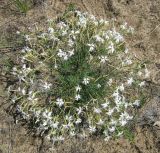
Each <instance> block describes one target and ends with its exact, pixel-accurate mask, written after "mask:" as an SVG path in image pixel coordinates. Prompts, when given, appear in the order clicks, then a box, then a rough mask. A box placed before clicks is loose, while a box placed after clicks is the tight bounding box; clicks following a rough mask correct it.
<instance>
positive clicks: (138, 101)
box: [133, 99, 140, 107]
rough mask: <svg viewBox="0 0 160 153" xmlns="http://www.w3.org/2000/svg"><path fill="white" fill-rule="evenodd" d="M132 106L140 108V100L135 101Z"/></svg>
mask: <svg viewBox="0 0 160 153" xmlns="http://www.w3.org/2000/svg"><path fill="white" fill-rule="evenodd" d="M133 106H137V107H139V106H140V100H138V99H137V100H135V102H134V103H133Z"/></svg>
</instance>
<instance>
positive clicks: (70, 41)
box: [68, 39, 74, 47]
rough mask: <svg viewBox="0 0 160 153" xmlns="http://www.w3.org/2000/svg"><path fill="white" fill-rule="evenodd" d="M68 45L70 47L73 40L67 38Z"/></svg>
mask: <svg viewBox="0 0 160 153" xmlns="http://www.w3.org/2000/svg"><path fill="white" fill-rule="evenodd" d="M68 45H69V46H70V47H72V46H73V45H74V42H73V40H72V39H69V40H68Z"/></svg>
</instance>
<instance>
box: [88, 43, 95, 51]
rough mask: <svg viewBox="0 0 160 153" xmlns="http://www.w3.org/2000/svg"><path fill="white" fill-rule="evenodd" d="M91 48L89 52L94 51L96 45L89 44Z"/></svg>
mask: <svg viewBox="0 0 160 153" xmlns="http://www.w3.org/2000/svg"><path fill="white" fill-rule="evenodd" d="M87 45H88V46H89V52H92V51H94V49H95V45H94V44H87Z"/></svg>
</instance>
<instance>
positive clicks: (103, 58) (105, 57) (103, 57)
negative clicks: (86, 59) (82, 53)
mask: <svg viewBox="0 0 160 153" xmlns="http://www.w3.org/2000/svg"><path fill="white" fill-rule="evenodd" d="M99 59H100V60H101V61H100V63H103V64H104V63H105V62H106V61H108V57H107V56H99Z"/></svg>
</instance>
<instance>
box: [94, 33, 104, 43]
mask: <svg viewBox="0 0 160 153" xmlns="http://www.w3.org/2000/svg"><path fill="white" fill-rule="evenodd" d="M94 38H95V39H96V41H97V42H100V43H103V42H104V39H103V38H101V37H100V36H99V35H95V36H94Z"/></svg>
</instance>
